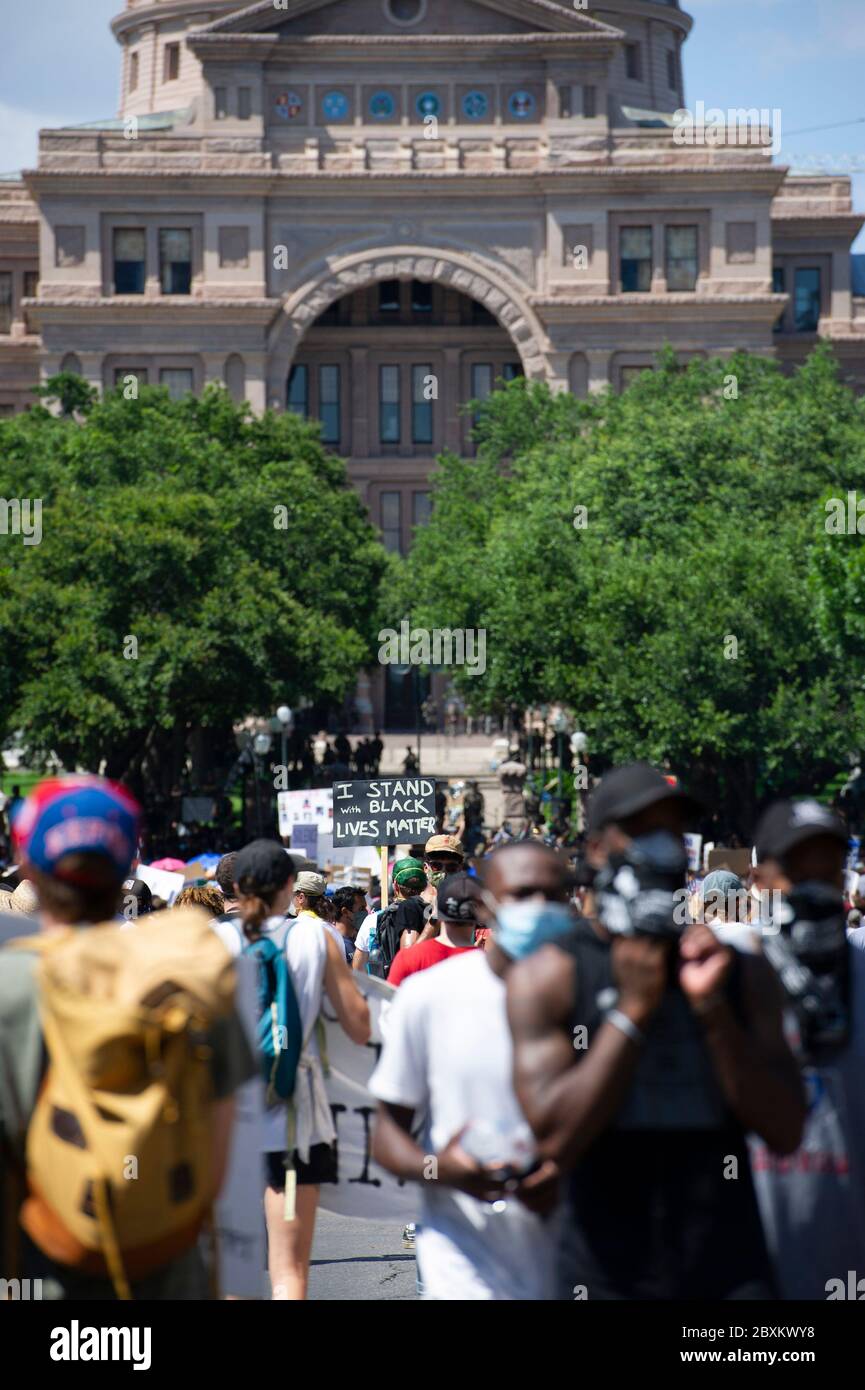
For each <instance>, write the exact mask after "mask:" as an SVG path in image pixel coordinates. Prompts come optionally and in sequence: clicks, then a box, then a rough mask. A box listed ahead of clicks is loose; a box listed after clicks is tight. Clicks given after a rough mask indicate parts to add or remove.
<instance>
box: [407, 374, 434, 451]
mask: <svg viewBox="0 0 865 1390" xmlns="http://www.w3.org/2000/svg"><path fill="white" fill-rule="evenodd" d="M432 379H433V369H432V367H431V366H430V365H429V363H426V364H425V365H421V366H415V367H412V369H411V438H412V443H413V444H432V440H433V407H432V398H431V396H430V391H429V387H430V385H431V381H432Z"/></svg>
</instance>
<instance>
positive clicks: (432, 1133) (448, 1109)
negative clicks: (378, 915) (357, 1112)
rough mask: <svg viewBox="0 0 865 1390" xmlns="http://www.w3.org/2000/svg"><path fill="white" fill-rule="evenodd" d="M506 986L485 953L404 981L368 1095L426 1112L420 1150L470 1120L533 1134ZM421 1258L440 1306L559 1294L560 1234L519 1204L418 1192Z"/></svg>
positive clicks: (431, 1189) (427, 1188) (431, 1148)
mask: <svg viewBox="0 0 865 1390" xmlns="http://www.w3.org/2000/svg"><path fill="white" fill-rule="evenodd" d="M512 1065H513V1044H512V1042H511V1035H510V1030H509V1028H508V1022H507V1015H506V1012H505V982H504V980H503V979H501V978H500V977H499V976H498V975H496V974H495V972H494V971H493V970H492V969H491V968H490V966H489V965H488V963H487V960H486V956H485V954H484V952H482V951H472V952H468V953H467V954H466V955H461V956H460V957H459V958H458V959H457V960H449V961H443V962H442V964H441V965H437V966H436V967H435V968H434V969H433V970H424V971H421V972H419V973H418V974H416V975H411V976H409V977H408V979H406V980H404V981H403V983H402V984H401V985H400V987H399V989H398V990H397V993H396V997H395V999H394V1001H393V1003H392V1004H391V1006H390V1009H389V1011H388V1019H387V1035H386V1040H385V1044H384V1049H383V1051H382V1055H381V1058H380V1060H379V1063H378V1066H377V1067H376V1069H375V1072H374V1073H373V1076H372V1079H371V1081H370V1083H369V1089H370V1090H371V1091H372V1093H373V1095H375V1096H377V1097H378V1099H379V1100H383V1101H387V1102H388V1103H389V1104H392V1105H404V1106H407V1107H411V1108H412V1109H413V1110H415V1111H416V1112H421V1113H426V1114H427V1121H426V1128H425V1131H424V1134H423V1137H422V1139H421V1143H422V1144H423V1145H425V1146H426V1152H427V1153H429V1154H434V1153H437V1152H438V1151H439V1150H440V1149H442V1148H444V1146H445V1145H446V1144H447V1143H448V1141H449V1140H450V1139H452V1138H453V1136H454V1135H455V1134H457V1133H458V1132H459V1131H460V1130H462V1129H463V1128H464V1126H466V1125H467V1124H469V1123H470V1122H476V1123H478V1124H481V1125H484V1126H490V1127H492V1128H494V1129H496V1130H498V1131H499V1132H500V1133H502V1134H507V1133H509V1132H511V1131H515V1130H517V1129H518V1128H523V1127H524V1126H525V1119H524V1117H523V1114H522V1111H521V1110H520V1108H519V1105H518V1103H517V1098H516V1095H515V1094H514V1090H513V1083H512V1080H511V1071H512ZM420 1186H421V1189H422V1217H421V1219H422V1223H423V1224H422V1229H421V1230H419V1231H418V1236H417V1257H418V1264H419V1266H420V1276H421V1279H422V1281H423V1284H424V1292H425V1295H426V1296H427V1297H428V1298H433V1299H450V1300H454V1299H456V1300H459V1299H472V1300H475V1299H541V1298H549V1297H552V1296H553V1292H552V1281H553V1263H554V1249H555V1226H554V1222H553V1221H552V1220H547V1221H544V1220H542V1219H541V1218H540V1217H538V1216H535V1215H533V1214H532V1213H531V1212H530V1211H529V1210H528V1209H527V1208H526V1207H524V1206H523V1204H522V1203H521V1202H519V1201H517V1199H516V1198H513V1197H511V1198H509V1199H508V1201H507V1207H506V1209H505V1210H504V1211H502V1212H495V1211H493V1209H492V1207H491V1206H489V1205H488V1204H487V1203H485V1202H479V1201H476V1200H475V1198H473V1197H469V1196H468V1195H467V1194H466V1193H463V1192H456V1191H455V1190H454V1189H453V1188H448V1187H444V1186H439V1184H438V1183H437V1182H435V1181H429V1182H424V1183H421V1184H420Z"/></svg>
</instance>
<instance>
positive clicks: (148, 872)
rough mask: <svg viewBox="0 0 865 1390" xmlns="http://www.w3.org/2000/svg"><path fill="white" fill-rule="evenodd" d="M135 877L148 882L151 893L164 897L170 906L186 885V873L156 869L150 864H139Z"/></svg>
mask: <svg viewBox="0 0 865 1390" xmlns="http://www.w3.org/2000/svg"><path fill="white" fill-rule="evenodd" d="M135 877H136V878H140V879H141V880H142V881H143V882H144V883H146V884H147V886H148V888H149V889H150V891H151V893H154V894H155V895H156V896H157V897H158V898H164V899H165V901H166V902H167V903H168V905H169V907H170V906H171V904H172V903H173V902H174V899H175V898H176V897H177V894H178V893H179V892H180V890H181V888H184V887H185V886H186V876H185V874H172V873H169V871H168V870H167V869H154V868H153V867H152V866H151V865H150V864H139V865H138V868H137V869H136V870H135Z"/></svg>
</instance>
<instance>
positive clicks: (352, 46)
mask: <svg viewBox="0 0 865 1390" xmlns="http://www.w3.org/2000/svg"><path fill="white" fill-rule="evenodd" d="M186 42H187V47H189V48H190V49H191V50H192V51H193V53H195V54H196V56H197V57H199V58H200V59H201V60H202V62H214V61H215V62H219V61H224V62H233V61H235V60H237V59H239V58H243V57H251V58H255V59H257V60H262V59H267V60H276V59H278V60H280V61H283V60H284V61H285V62H297V61H299V60H303V59H305V58H306V59H309V60H310V61H314V60H316V59H319V58H326V59H328V60H333V59H334V58H339V57H341V56H345V57H349V58H355V59H358V60H360V61H363V60H364V59H366V60H368V61H375V62H380V61H381V59H382V57H383V56H384V55H386V56H387V57H388V58H397V57H405V58H407V59H409V60H410V59H415V60H416V61H417V60H419V59H422V58H423V57H425V56H428V55H430V54H432V53H434V54H435V55H436V57H448V58H453V59H456V60H460V59H463V60H464V61H466V62H477V61H478V59H479V58H482V57H483V56H484V55H485V54H486V53H490V54H501V53H502V52H506V51H508V50H511V51H513V52H514V54H515V55H517V56H519V55H520V54H522V53H523V52H525V51H526V50H529V51H533V50H535V49H538V48H540V49H544V48H547V49H551V50H552V51H553V52H554V53H556V54H567V55H569V56H571V55H572V56H576V57H579V56H580V54H583V53H585V50H586V49H587V48H588V49H590V50H591V52H592V54H593V55H595V54H601V55H607V54H612V53H613V52H614V50H615V48H616V46H617V44H618V42H619V41H618V39H616V38H614V37H612V36H611V35H609V34H604V33H601V34H594V33H590V34H575V33H555V34H552V33H544V32H542V31H538V32H537V33H533V32H531V31H527V32H526V33H525V34H464V35H459V34H310V35H298V37H297V38H295V39H291V40H287V39H279V38H275V37H274V36H273V35H271V34H211V33H209V32H205V31H197V32H194V33H192V34H190V35H189V37H188V38H187V41H186Z"/></svg>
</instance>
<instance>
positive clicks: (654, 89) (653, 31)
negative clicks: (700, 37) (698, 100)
mask: <svg viewBox="0 0 865 1390" xmlns="http://www.w3.org/2000/svg"><path fill="white" fill-rule="evenodd" d="M591 15H592V18H593V19H599V20H601V22H602V23H604V24H612V25H614V26H615V28H616V29H622V30H623V31H624V33H625V34H626V35H627V42H626V44H625V46H624V49H623V51H622V52H621V53H620V54H619V55H618V56H617V58H616V59H615V60H614V62H613V64H612V66H611V69H610V86H609V96H610V120H611V121H612V122H613V124H615V125H627V124H629V123H633V121H634V120H635V117H633V116H629V114H628V113H629V112H634V111H642V112H646V113H648V112H652V111H658V112H662V113H665V114H670V113H672V112H673V111H677V110H678V109H679V108H680V107H682V106H684V104H685V80H684V74H683V70H682V45H683V44H684V42H685V39H686V38H687V37H688V34H689V33H690V32H691V29H692V27H693V23H694V21H693V19H692V18H691V16H690V15H689V14H687V13H686V12H685V10H684V9H683V8H682V4H681V3H680V0H598V4H597V6H595V5H593V6H592V9H591Z"/></svg>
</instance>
